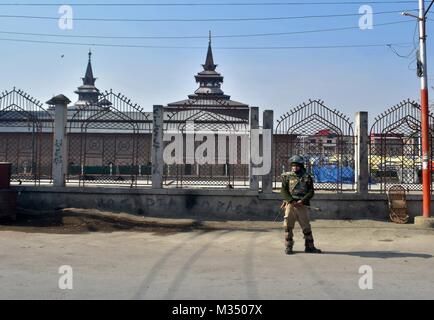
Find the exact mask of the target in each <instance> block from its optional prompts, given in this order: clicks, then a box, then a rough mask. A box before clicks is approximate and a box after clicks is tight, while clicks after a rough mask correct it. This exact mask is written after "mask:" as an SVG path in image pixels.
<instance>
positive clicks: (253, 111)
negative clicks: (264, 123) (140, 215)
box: [249, 107, 259, 191]
mask: <svg viewBox="0 0 434 320" xmlns="http://www.w3.org/2000/svg"><path fill="white" fill-rule="evenodd" d="M258 129H259V108H258V107H250V136H252V130H258ZM252 142H253V141H252V139H250V142H249V143H250V148H249V158H250V165H249V182H250V190H253V191H257V190H259V177H258V176H256V175H255V176H254V175H253V174H252V168H253V162H252V153H251V152H252Z"/></svg>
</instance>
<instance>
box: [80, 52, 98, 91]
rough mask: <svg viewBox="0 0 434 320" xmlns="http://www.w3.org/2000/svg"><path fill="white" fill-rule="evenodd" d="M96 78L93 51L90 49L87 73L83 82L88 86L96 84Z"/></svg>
mask: <svg viewBox="0 0 434 320" xmlns="http://www.w3.org/2000/svg"><path fill="white" fill-rule="evenodd" d="M95 81H96V78H94V77H93V70H92V51H90V50H89V62H88V63H87V68H86V74H85V76H84V78H83V84H84V85H87V86H94V85H95Z"/></svg>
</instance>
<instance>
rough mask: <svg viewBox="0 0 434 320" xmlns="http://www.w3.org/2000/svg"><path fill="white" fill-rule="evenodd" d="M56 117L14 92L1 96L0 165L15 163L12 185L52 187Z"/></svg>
mask: <svg viewBox="0 0 434 320" xmlns="http://www.w3.org/2000/svg"><path fill="white" fill-rule="evenodd" d="M52 133H53V117H52V114H51V113H50V112H49V111H47V110H46V109H44V108H43V104H42V103H41V102H40V101H37V100H36V99H35V98H33V97H31V96H30V95H29V94H27V93H25V92H24V91H22V90H18V89H16V88H13V90H11V91H5V92H3V93H1V95H0V161H5V162H11V163H12V177H11V178H12V181H13V182H18V183H19V184H26V183H32V184H35V185H37V184H41V183H43V184H49V183H51V174H52V173H51V167H52V165H51V164H52V161H51V159H52V148H53V135H52Z"/></svg>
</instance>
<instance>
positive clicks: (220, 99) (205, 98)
mask: <svg viewBox="0 0 434 320" xmlns="http://www.w3.org/2000/svg"><path fill="white" fill-rule="evenodd" d="M202 67H203V70H202V71H200V72H199V73H197V75H196V76H195V79H196V82H197V83H198V84H199V88H198V89H197V90H196V91H195V92H194V94H191V95H189V96H188V99H185V100H181V101H177V102H172V103H169V104H168V105H167V106H168V107H169V108H172V107H173V108H185V107H195V108H207V109H208V108H211V109H248V108H249V106H248V105H247V104H245V103H241V102H238V101H233V100H231V96H229V95H226V94H225V93H224V92H223V90H222V89H221V84H222V83H223V76H222V75H221V74H220V73H218V72H217V71H216V68H217V65H216V64H215V63H214V57H213V52H212V46H211V36H210V40H209V43H208V51H207V54H206V59H205V64H203V65H202Z"/></svg>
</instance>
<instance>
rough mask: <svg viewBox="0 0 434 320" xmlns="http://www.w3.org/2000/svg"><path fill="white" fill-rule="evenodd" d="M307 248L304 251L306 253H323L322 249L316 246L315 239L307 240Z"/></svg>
mask: <svg viewBox="0 0 434 320" xmlns="http://www.w3.org/2000/svg"><path fill="white" fill-rule="evenodd" d="M305 247H306V248H305V249H304V252H306V253H321V252H322V251H321V250H320V249H317V248H315V245H314V243H313V240H306V241H305Z"/></svg>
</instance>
